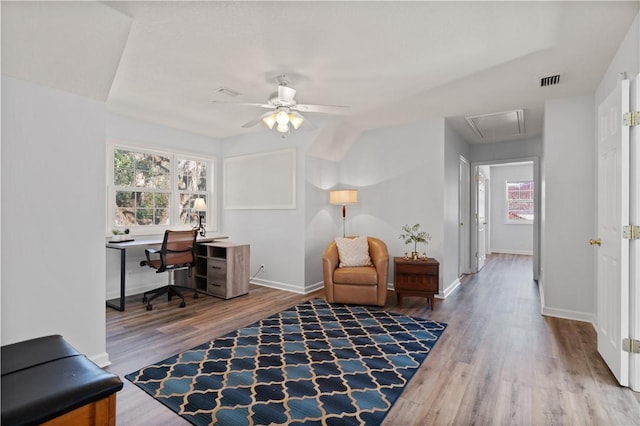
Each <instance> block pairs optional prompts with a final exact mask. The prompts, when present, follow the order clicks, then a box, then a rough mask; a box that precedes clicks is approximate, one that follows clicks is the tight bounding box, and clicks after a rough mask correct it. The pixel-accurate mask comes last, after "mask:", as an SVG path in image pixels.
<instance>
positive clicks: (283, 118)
mask: <svg viewBox="0 0 640 426" xmlns="http://www.w3.org/2000/svg"><path fill="white" fill-rule="evenodd" d="M276 122H277V123H278V125H288V124H289V112H288V111H286V110H285V109H281V110H280V111H278V113H277V114H276ZM288 127H289V126H287V128H288Z"/></svg>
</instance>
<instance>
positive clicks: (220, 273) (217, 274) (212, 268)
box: [207, 259, 227, 280]
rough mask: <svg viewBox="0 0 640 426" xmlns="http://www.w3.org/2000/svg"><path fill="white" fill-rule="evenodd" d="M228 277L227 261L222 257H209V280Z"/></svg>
mask: <svg viewBox="0 0 640 426" xmlns="http://www.w3.org/2000/svg"><path fill="white" fill-rule="evenodd" d="M226 277H227V262H226V261H225V260H222V259H207V278H208V279H209V280H211V279H212V278H213V279H216V280H218V279H220V278H222V279H223V280H224V279H226Z"/></svg>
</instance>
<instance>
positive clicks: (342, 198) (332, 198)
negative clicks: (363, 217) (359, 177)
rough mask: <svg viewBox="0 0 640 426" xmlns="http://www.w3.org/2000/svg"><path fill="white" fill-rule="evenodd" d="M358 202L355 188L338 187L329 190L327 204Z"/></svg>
mask: <svg viewBox="0 0 640 426" xmlns="http://www.w3.org/2000/svg"><path fill="white" fill-rule="evenodd" d="M357 202H358V190H357V189H340V190H337V191H331V192H329V204H342V205H344V204H355V203H357Z"/></svg>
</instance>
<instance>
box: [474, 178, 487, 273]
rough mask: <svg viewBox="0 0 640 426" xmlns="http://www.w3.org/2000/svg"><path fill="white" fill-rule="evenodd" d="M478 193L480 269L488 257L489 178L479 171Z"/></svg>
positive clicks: (478, 251) (477, 215) (477, 253)
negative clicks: (487, 191) (487, 188)
mask: <svg viewBox="0 0 640 426" xmlns="http://www.w3.org/2000/svg"><path fill="white" fill-rule="evenodd" d="M477 180H478V193H477V195H476V220H477V228H476V229H477V230H478V239H477V242H478V247H477V249H476V256H477V258H478V271H479V270H480V269H482V267H483V266H484V261H485V260H486V259H487V194H486V191H485V188H486V186H487V178H486V176H485V175H484V174H482V173H478V175H477Z"/></svg>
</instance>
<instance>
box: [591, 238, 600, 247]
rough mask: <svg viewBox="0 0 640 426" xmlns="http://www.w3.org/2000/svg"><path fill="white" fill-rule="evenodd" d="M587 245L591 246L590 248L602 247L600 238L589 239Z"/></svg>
mask: <svg viewBox="0 0 640 426" xmlns="http://www.w3.org/2000/svg"><path fill="white" fill-rule="evenodd" d="M589 244H591V245H592V246H600V245H602V240H601V239H600V238H598V239H593V238H592V239H590V240H589Z"/></svg>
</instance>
